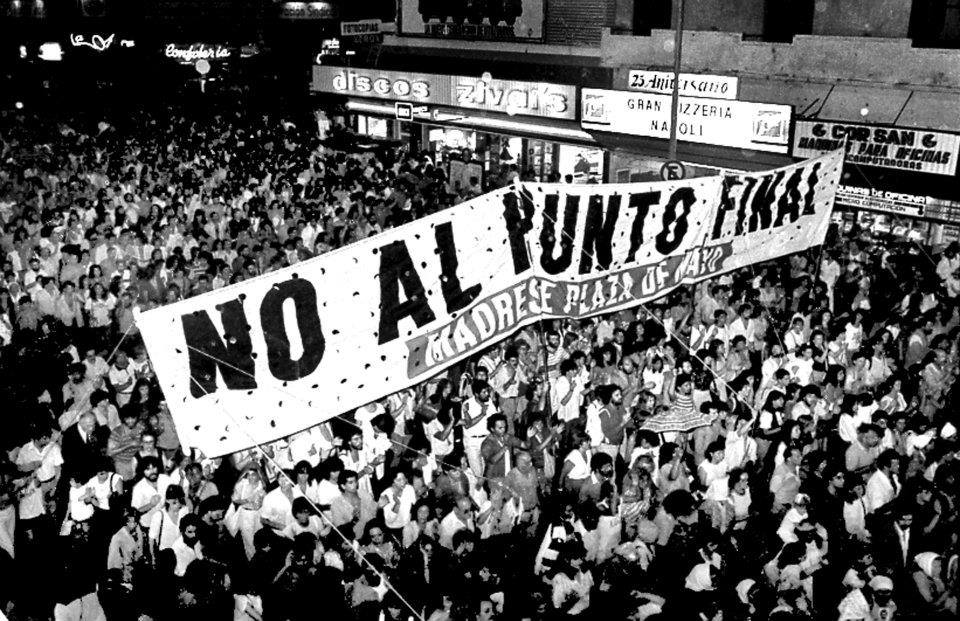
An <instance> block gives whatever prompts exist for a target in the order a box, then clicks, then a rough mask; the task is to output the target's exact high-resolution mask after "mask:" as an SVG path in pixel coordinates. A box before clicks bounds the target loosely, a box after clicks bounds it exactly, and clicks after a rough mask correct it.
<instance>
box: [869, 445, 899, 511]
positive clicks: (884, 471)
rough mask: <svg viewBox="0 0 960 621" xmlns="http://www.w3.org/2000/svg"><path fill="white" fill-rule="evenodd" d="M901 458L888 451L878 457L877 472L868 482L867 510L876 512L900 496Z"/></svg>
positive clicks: (895, 453)
mask: <svg viewBox="0 0 960 621" xmlns="http://www.w3.org/2000/svg"><path fill="white" fill-rule="evenodd" d="M899 472H900V456H899V455H898V454H897V452H896V451H894V450H892V449H888V450H886V451H884V452H882V453H880V456H879V457H877V471H876V472H874V473H873V474H872V475H871V476H870V479H869V480H868V481H867V491H866V495H865V498H866V499H867V510H868V511H869V512H871V513H874V512H876V511H877V510H878V509H880V508H881V507H883V506H884V505H886V504H888V503H890V502H893V500H894V499H895V498H896V497H897V496H898V495H899V494H900V479H899V477H898V474H899Z"/></svg>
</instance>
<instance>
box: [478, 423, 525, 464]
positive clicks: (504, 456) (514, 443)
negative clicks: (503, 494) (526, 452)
mask: <svg viewBox="0 0 960 621" xmlns="http://www.w3.org/2000/svg"><path fill="white" fill-rule="evenodd" d="M487 430H488V431H489V432H490V433H489V435H487V437H486V438H484V440H483V444H481V445H480V456H481V457H482V458H483V465H484V469H483V476H484V477H485V478H487V479H489V480H493V481H500V480H501V479H503V478H504V477H505V476H507V473H508V472H510V470H511V469H512V468H513V449H515V448H520V447H521V446H522V443H521V442H520V440H518V439H517V438H516V437H515V436H512V435H509V434H508V433H507V417H506V416H505V415H503V414H499V413H498V414H494V415H492V416H490V417H489V418H488V419H487Z"/></svg>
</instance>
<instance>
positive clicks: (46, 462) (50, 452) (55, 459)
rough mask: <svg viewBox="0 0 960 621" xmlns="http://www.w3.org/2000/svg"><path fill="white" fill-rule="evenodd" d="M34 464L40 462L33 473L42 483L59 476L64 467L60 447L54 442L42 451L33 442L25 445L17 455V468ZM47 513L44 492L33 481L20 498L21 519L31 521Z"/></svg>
mask: <svg viewBox="0 0 960 621" xmlns="http://www.w3.org/2000/svg"><path fill="white" fill-rule="evenodd" d="M33 462H40V466H39V467H38V468H37V469H36V470H34V471H33V473H34V475H36V477H37V480H38V481H39V482H40V483H46V482H47V481H50V480H51V479H53V478H54V477H56V476H57V468H59V467H60V466H62V465H63V455H62V454H61V453H60V446H59V445H57V444H56V443H54V442H50V443H48V444H47V445H46V446H44V447H43V448H42V449H41V448H37V445H36V444H34V443H33V442H32V441H30V442H27V443H26V444H24V445H23V446H22V447H21V448H20V451H19V452H18V453H17V466H26V465H27V464H30V463H33ZM44 513H46V507H45V506H44V502H43V491H42V490H41V488H40V485H38V484H37V482H36V481H32V482H31V483H30V484H29V486H28V487H27V489H26V490H25V493H24V494H23V496H21V498H20V519H21V520H30V519H33V518H36V517H40V516H41V515H43V514H44Z"/></svg>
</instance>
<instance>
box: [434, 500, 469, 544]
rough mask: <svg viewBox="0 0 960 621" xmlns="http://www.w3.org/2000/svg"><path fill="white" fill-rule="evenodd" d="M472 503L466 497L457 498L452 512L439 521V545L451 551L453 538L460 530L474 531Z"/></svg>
mask: <svg viewBox="0 0 960 621" xmlns="http://www.w3.org/2000/svg"><path fill="white" fill-rule="evenodd" d="M475 524H476V521H475V519H474V516H473V502H472V501H471V500H470V498H468V497H467V496H460V497H459V498H457V504H455V505H454V507H453V510H452V511H450V513H448V514H447V515H446V516H445V517H444V518H443V520H441V521H440V537H439V539H440V545H442V546H443V547H445V548H446V549H448V550H452V549H453V536H454V534H456V533H457V532H458V531H461V530H469V531H474V530H475Z"/></svg>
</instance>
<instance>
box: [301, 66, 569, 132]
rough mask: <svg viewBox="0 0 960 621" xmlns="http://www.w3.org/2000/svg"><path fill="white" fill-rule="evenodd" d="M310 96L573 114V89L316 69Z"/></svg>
mask: <svg viewBox="0 0 960 621" xmlns="http://www.w3.org/2000/svg"><path fill="white" fill-rule="evenodd" d="M312 90H313V91H315V92H320V93H337V94H341V95H354V96H357V97H370V98H373V99H389V100H391V101H410V102H415V103H422V104H436V105H444V106H455V107H458V108H468V109H472V110H488V111H491V112H505V113H508V114H520V115H526V116H540V117H548V118H553V119H570V120H573V119H575V118H576V114H577V102H576V98H577V89H576V87H574V86H570V85H566V84H548V83H545V82H519V81H515V80H490V81H488V82H485V81H484V80H483V79H482V78H479V77H471V76H451V75H436V74H431V73H408V72H400V71H380V70H377V69H346V68H342V67H330V66H325V65H315V66H314V67H313V85H312Z"/></svg>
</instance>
